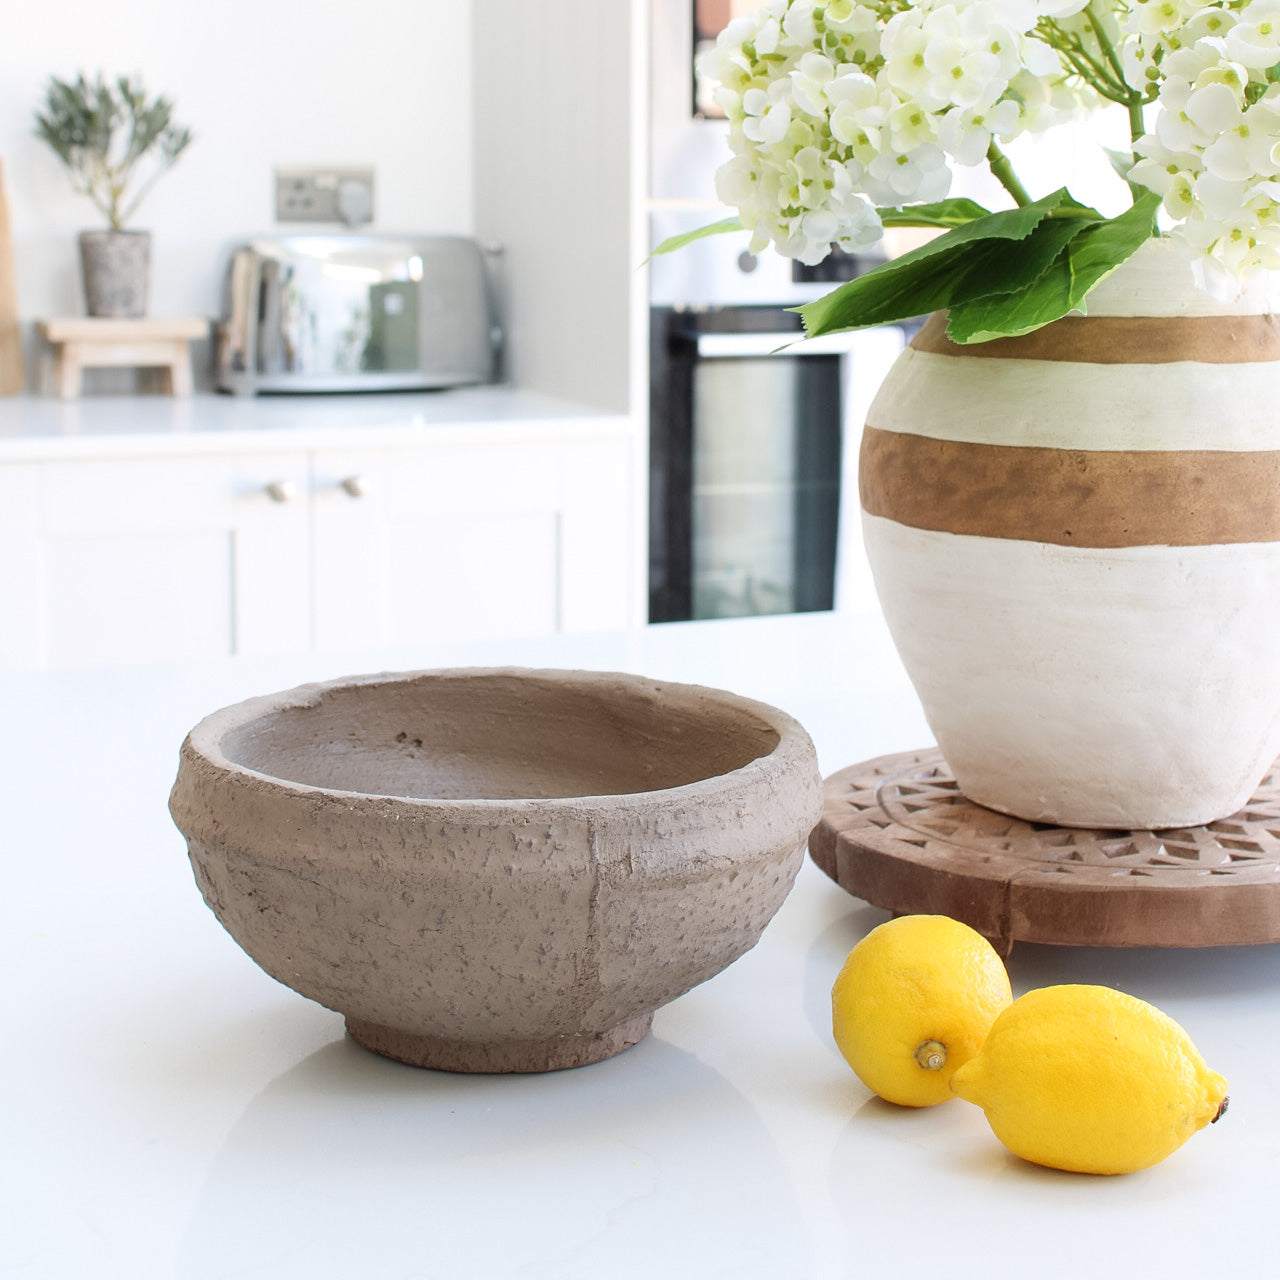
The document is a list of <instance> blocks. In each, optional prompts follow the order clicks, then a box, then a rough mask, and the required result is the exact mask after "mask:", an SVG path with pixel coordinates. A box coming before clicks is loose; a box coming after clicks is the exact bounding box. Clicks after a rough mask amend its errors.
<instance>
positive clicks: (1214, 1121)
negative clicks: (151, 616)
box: [1209, 1098, 1231, 1124]
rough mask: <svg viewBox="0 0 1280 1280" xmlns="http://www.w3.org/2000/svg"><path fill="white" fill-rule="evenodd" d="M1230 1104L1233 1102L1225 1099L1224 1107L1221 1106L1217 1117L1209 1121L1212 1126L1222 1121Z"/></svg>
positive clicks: (1223, 1101)
mask: <svg viewBox="0 0 1280 1280" xmlns="http://www.w3.org/2000/svg"><path fill="white" fill-rule="evenodd" d="M1230 1102H1231V1099H1230V1098H1223V1100H1222V1105H1221V1106H1219V1108H1218V1113H1217V1115H1215V1116H1214V1117H1213V1119H1212V1120H1210V1121H1209V1123H1210V1124H1217V1123H1218V1121H1219V1120H1221V1119H1222V1117H1223V1116H1225V1115H1226V1114H1227V1107H1228V1105H1229V1104H1230Z"/></svg>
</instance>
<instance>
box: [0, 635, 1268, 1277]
mask: <svg viewBox="0 0 1280 1280" xmlns="http://www.w3.org/2000/svg"><path fill="white" fill-rule="evenodd" d="M506 662H514V663H519V664H527V665H543V666H577V667H590V668H596V669H623V670H630V671H637V672H642V673H645V674H648V675H652V676H656V677H663V678H671V679H683V680H693V681H697V682H701V683H708V684H716V685H720V686H722V687H727V688H731V689H734V690H736V691H737V692H740V693H743V694H747V695H749V696H752V697H757V698H761V699H764V700H766V701H769V702H772V703H774V704H776V705H778V706H781V707H783V708H784V709H785V710H787V711H789V712H791V713H792V714H793V715H795V716H797V717H798V718H799V719H800V720H801V722H802V723H804V724H805V725H806V726H807V727H808V728H809V730H810V732H811V734H812V735H813V738H814V741H815V743H816V745H817V748H818V753H819V759H820V762H821V765H822V768H823V770H824V772H825V773H830V772H833V771H834V770H836V769H838V768H841V767H843V766H845V765H847V764H851V763H854V762H856V761H859V760H862V759H865V758H868V757H870V756H874V755H879V754H883V753H886V752H890V751H898V750H907V749H910V748H912V747H917V746H922V745H925V744H926V743H928V741H929V740H930V739H929V735H928V730H927V728H926V726H925V724H924V721H923V719H922V716H921V713H920V710H919V706H918V704H917V702H916V700H915V697H914V695H913V694H912V692H911V691H910V689H909V686H908V685H907V684H906V681H905V677H904V676H903V675H902V672H901V669H900V667H899V665H898V663H897V660H896V658H895V657H894V655H893V652H892V649H891V647H890V646H889V643H888V641H887V639H886V638H885V635H884V633H883V630H882V628H881V624H880V623H879V622H878V621H877V620H876V619H874V618H870V617H860V616H857V615H845V616H839V615H832V614H821V615H812V616H809V617H798V618H796V617H793V618H777V619H754V620H749V621H743V622H716V623H688V624H674V625H669V626H664V627H652V628H647V629H640V630H635V631H629V632H618V633H610V634H599V635H578V636H570V635H559V636H547V637H541V638H538V639H534V640H517V639H508V640H500V641H489V642H485V643H483V644H467V645H461V644H452V645H443V644H442V645H435V646H418V647H415V648H413V649H406V650H395V651H389V650H385V649H382V650H378V651H376V652H354V653H343V654H337V655H335V654H310V655H306V656H294V657H276V658H270V657H262V658H233V659H219V660H209V661H204V662H196V661H188V662H184V663H181V664H172V665H152V666H136V667H122V668H119V669H115V670H111V671H103V670H99V671H90V670H64V671H51V672H43V673H35V674H26V675H9V676H0V713H2V715H3V723H4V728H5V732H4V733H3V735H0V778H3V785H4V795H5V799H6V804H5V828H4V837H3V850H4V857H5V868H6V881H5V887H4V893H3V896H2V897H0V947H2V948H3V954H4V961H5V963H4V973H5V975H6V998H5V1009H6V1017H5V1029H6V1033H7V1034H6V1039H5V1045H6V1050H5V1053H4V1054H3V1060H2V1066H0V1072H2V1077H0V1078H2V1080H3V1086H2V1088H0V1099H2V1102H0V1106H3V1109H4V1119H3V1125H2V1126H0V1132H2V1133H3V1135H4V1139H3V1152H4V1159H3V1162H2V1163H0V1168H2V1169H3V1173H2V1174H0V1177H2V1178H3V1183H4V1185H3V1189H2V1193H0V1203H3V1205H4V1219H3V1221H4V1230H3V1232H0V1274H3V1275H4V1276H6V1277H14V1278H15V1280H69V1278H71V1277H75V1278H76V1280H81V1278H86V1277H92V1278H93V1280H109V1278H114V1277H120V1278H121V1280H152V1278H154V1280H161V1278H169V1277H177V1278H178V1280H204V1278H212V1277H220V1278H221V1277H225V1278H228V1280H230V1278H231V1277H262V1278H263V1280H304V1278H305V1280H328V1278H330V1277H333V1278H335V1280H336V1278H337V1277H343V1278H346V1277H368V1278H369V1280H411V1278H413V1280H425V1278H427V1277H431V1278H433V1280H434V1278H436V1277H440V1278H441V1280H445V1278H448V1280H481V1278H489V1277H494V1278H501V1280H507V1278H511V1280H515V1278H517V1277H519V1278H521V1280H526V1278H527V1280H586V1278H587V1277H591V1278H593V1280H594V1278H597V1277H599V1278H601V1280H610V1278H613V1277H642V1276H643V1277H651V1276H666V1277H673V1278H676V1280H681V1278H684V1277H690V1278H696V1280H710V1278H712V1277H732V1278H733V1280H745V1278H748V1277H761V1278H764V1280H792V1278H796V1280H804V1278H808V1277H813V1278H815V1280H817V1278H819V1277H888V1276H906V1277H916V1276H929V1277H933V1276H948V1277H955V1278H956V1280H969V1278H970V1277H979V1276H981V1277H984V1280H1003V1278H1006V1277H1007V1278H1010V1280H1012V1278H1013V1277H1017V1278H1018V1280H1025V1278H1026V1277H1035V1278H1036V1280H1048V1278H1050V1277H1089V1278H1090V1280H1107V1278H1110V1277H1117V1278H1118V1277H1126V1280H1128V1278H1131V1277H1135V1276H1161V1277H1165V1278H1168V1277H1205V1276H1221V1277H1234V1276H1242V1275H1246V1274H1250V1275H1252V1274H1266V1273H1267V1272H1269V1271H1270V1269H1271V1267H1272V1263H1271V1261H1270V1259H1271V1257H1272V1256H1273V1249H1272V1243H1271V1242H1272V1237H1273V1234H1274V1231H1273V1226H1272V1217H1273V1211H1272V1204H1273V1200H1274V1193H1273V1190H1272V1188H1273V1185H1274V1183H1275V1181H1276V1179H1277V1177H1280V1174H1278V1173H1277V1169H1278V1168H1280V1161H1278V1159H1277V1157H1278V1156H1280V949H1278V948H1276V947H1258V948H1250V949H1243V950H1234V951H1233V950H1225V949H1224V950H1216V951H1204V952H1163V953H1157V952H1149V951H1147V952H1144V951H1096V950H1075V949H1056V948H1050V947H1039V946H1028V945H1019V946H1017V947H1015V949H1014V952H1013V955H1012V957H1011V960H1010V967H1011V973H1012V977H1013V984H1014V989H1015V992H1016V993H1017V992H1021V991H1023V990H1026V989H1028V988H1030V987H1034V986H1042V985H1046V984H1049V983H1055V982H1075V981H1079V982H1099V983H1106V984H1111V985H1115V986H1118V987H1121V988H1123V989H1125V990H1127V991H1131V992H1133V993H1134V994H1136V995H1139V996H1141V997H1143V998H1145V999H1148V1000H1151V1001H1153V1002H1154V1003H1156V1004H1157V1005H1159V1006H1160V1007H1161V1008H1163V1009H1164V1010H1165V1011H1166V1012H1168V1013H1169V1014H1171V1015H1172V1016H1174V1017H1175V1018H1177V1019H1178V1020H1179V1021H1181V1022H1182V1023H1183V1025H1184V1026H1185V1027H1186V1028H1187V1029H1188V1031H1189V1032H1190V1033H1191V1035H1192V1037H1193V1039H1195V1041H1196V1042H1197V1044H1198V1045H1199V1047H1200V1049H1201V1050H1202V1051H1203V1053H1204V1055H1205V1057H1206V1058H1207V1060H1208V1062H1209V1064H1210V1065H1211V1066H1212V1067H1213V1068H1215V1069H1216V1070H1218V1071H1221V1072H1222V1073H1223V1074H1224V1075H1226V1076H1227V1078H1228V1079H1229V1081H1230V1084H1231V1099H1232V1102H1231V1110H1230V1113H1229V1114H1228V1115H1227V1117H1226V1118H1225V1119H1224V1120H1223V1122H1222V1123H1221V1124H1218V1125H1216V1126H1213V1127H1211V1128H1209V1129H1207V1130H1205V1131H1204V1132H1202V1133H1200V1134H1198V1135H1196V1136H1195V1137H1194V1138H1192V1139H1191V1141H1190V1142H1189V1143H1188V1144H1187V1145H1186V1146H1185V1147H1183V1148H1182V1150H1180V1151H1179V1152H1177V1153H1175V1154H1174V1155H1173V1156H1172V1157H1170V1158H1169V1159H1168V1160H1167V1161H1165V1162H1164V1163H1163V1164H1161V1165H1158V1166H1157V1167H1155V1168H1153V1169H1151V1170H1148V1171H1146V1172H1143V1173H1139V1174H1133V1175H1129V1176H1127V1177H1123V1178H1118V1179H1104V1178H1089V1177H1081V1176H1076V1175H1069V1174H1061V1173H1056V1172H1053V1171H1049V1170H1045V1169H1040V1168H1036V1167H1034V1166H1031V1165H1027V1164H1024V1163H1022V1162H1020V1161H1018V1160H1016V1159H1015V1158H1014V1157H1012V1156H1010V1155H1007V1154H1006V1153H1005V1152H1004V1150H1003V1148H1001V1147H1000V1146H999V1144H998V1143H997V1142H996V1140H995V1138H994V1137H992V1135H991V1133H990V1131H989V1130H988V1128H987V1125H986V1122H985V1120H984V1118H983V1116H982V1114H981V1113H980V1112H979V1111H978V1110H977V1109H976V1108H973V1107H970V1106H968V1105H967V1104H965V1103H963V1102H959V1101H955V1102H951V1103H947V1104H945V1105H944V1106H942V1107H940V1108H935V1109H933V1110H929V1111H908V1110H901V1109H898V1108H895V1107H892V1106H890V1105H888V1104H886V1103H882V1102H880V1101H879V1100H877V1099H875V1098H872V1097H871V1096H870V1095H869V1094H868V1092H867V1091H866V1090H865V1089H864V1088H863V1087H862V1086H861V1085H860V1084H859V1083H858V1081H857V1080H856V1079H855V1078H854V1076H853V1075H852V1074H851V1072H850V1071H849V1070H848V1068H847V1067H846V1066H845V1064H844V1062H843V1060H842V1059H841V1057H840V1056H839V1054H838V1052H837V1051H836V1049H835V1047H834V1045H833V1044H832V1041H831V1035H830V1027H829V1006H828V993H829V989H830V986H831V982H832V980H833V978H834V976H835V974H836V972H837V970H838V968H839V966H840V964H841V962H842V960H843V958H844V956H845V954H846V953H847V951H848V950H849V948H850V947H851V946H852V945H853V944H854V943H855V942H856V941H857V940H858V939H859V938H860V937H861V936H862V935H863V934H864V933H865V932H866V931H867V930H868V929H870V928H871V927H872V926H874V925H875V924H877V923H879V922H880V921H881V920H883V919H885V918H886V917H885V914H884V913H883V912H881V911H878V910H875V909H873V908H871V907H868V906H867V905H866V904H864V903H860V902H859V901H857V900H855V899H853V898H851V897H849V896H848V895H847V894H846V893H845V892H844V891H842V890H841V889H839V888H838V887H836V886H835V885H834V884H833V883H832V882H831V881H829V880H828V879H827V878H826V877H825V876H824V875H822V873H821V872H819V871H818V870H817V869H816V868H815V867H814V866H813V865H812V863H810V862H807V861H806V864H805V866H804V867H803V869H802V871H801V873H800V876H799V879H798V881H797V884H796V887H795V889H794V891H793V893H792V894H791V896H790V898H789V899H788V900H787V902H786V903H785V905H784V906H783V908H782V910H781V911H780V912H779V914H778V915H777V917H776V918H775V919H774V921H773V923H772V924H771V925H770V926H769V927H768V929H767V930H766V931H765V934H764V937H763V939H762V940H761V942H760V944H759V945H758V946H757V947H756V948H755V949H754V950H753V951H751V952H750V953H748V954H747V955H746V956H745V957H743V958H742V959H741V960H739V961H738V962H737V963H736V964H734V965H733V966H731V967H730V968H729V969H728V970H726V971H725V972H724V973H722V974H721V975H719V976H718V977H716V978H714V979H712V980H711V981H710V982H707V983H706V984H704V985H703V986H701V987H699V988H696V989H695V990H694V991H692V992H690V993H689V994H687V995H685V996H683V997H681V998H680V999H679V1000H677V1001H675V1002H674V1003H673V1004H671V1005H669V1006H667V1007H665V1008H663V1009H661V1010H660V1011H659V1012H658V1014H657V1017H656V1018H655V1021H654V1026H653V1031H652V1033H651V1034H650V1035H649V1037H648V1038H647V1039H646V1040H644V1041H642V1042H641V1043H640V1044H639V1045H638V1046H637V1047H635V1048H634V1049H632V1050H630V1051H628V1052H626V1053H624V1054H622V1055H621V1056H619V1057H617V1058H614V1059H612V1060H610V1061H607V1062H603V1063H599V1064H597V1065H594V1066H590V1067H584V1068H579V1069H577V1070H574V1071H567V1072H560V1073H554V1074H549V1075H543V1076H509V1077H501V1076H497V1077H488V1076H475V1077H469V1076H459V1075H448V1074H440V1073H434V1072H427V1071H419V1070H415V1069H413V1068H409V1067H405V1066H401V1065H398V1064H396V1063H394V1062H390V1061H387V1060H384V1059H381V1058H378V1057H375V1056H374V1055H372V1054H370V1053H367V1052H366V1051H364V1050H363V1049H360V1048H359V1047H357V1046H356V1045H355V1044H354V1043H352V1042H351V1041H349V1040H347V1039H346V1038H345V1037H344V1034H343V1024H342V1019H341V1017H340V1016H339V1015H338V1014H335V1013H331V1012H329V1011H328V1010H325V1009H323V1008H321V1007H319V1006H318V1005H315V1004H312V1003H310V1002H309V1001H307V1000H305V999H303V998H302V997H301V996H298V995H296V994H294V993H293V992H292V991H290V990H288V989H286V988H284V987H282V986H280V985H278V984H277V983H276V982H274V981H273V980H272V979H270V978H268V977H267V976H266V975H265V974H264V973H262V972H261V971H260V970H259V969H258V968H257V967H256V966H255V965H254V964H253V963H252V962H251V961H250V960H249V959H248V958H247V957H246V956H245V955H244V954H243V953H242V952H241V951H240V950H239V949H238V947H237V946H236V944H235V943H234V942H233V941H232V940H231V938H230V937H229V936H228V935H227V934H226V933H224V932H223V930H222V928H221V926H220V925H219V924H218V923H217V921H216V920H215V919H214V917H213V915H212V914H211V913H210V912H209V911H208V910H207V909H206V907H205V906H204V904H203V902H202V901H201V898H200V895H199V892H198V891H197V889H196V887H195V884H194V883H193V880H192V875H191V871H190V868H189V866H188V863H187V859H186V852H185V848H184V844H183V840H182V838H181V836H180V835H179V833H178V831H177V830H176V828H175V827H174V826H173V824H172V822H171V821H170V819H169V816H168V813H167V810H166V800H167V795H168V789H169V786H170V785H171V783H172V780H173V776H174V772H175V770H176V765H177V750H178V746H179V743H180V741H181V739H182V737H183V735H184V733H185V732H186V730H187V729H188V728H190V727H191V725H192V724H194V723H195V721H196V720H198V719H199V718H200V717H201V716H203V715H204V714H205V713H207V712H209V711H211V710H213V709H215V708H216V707H218V706H221V705H224V704H226V703H228V702H231V701H235V700H238V699H240V698H243V697H246V696H249V695H252V694H257V693H263V692H268V691H271V690H273V689H279V688H284V687H288V686H290V685H293V684H296V683H299V682H301V681H304V680H309V679H317V678H325V677H330V676H338V675H342V674H347V673H351V672H354V671H360V670H375V669H389V668H407V667H426V666H436V665H457V664H460V663H461V664H476V665H488V664H493V663H506Z"/></svg>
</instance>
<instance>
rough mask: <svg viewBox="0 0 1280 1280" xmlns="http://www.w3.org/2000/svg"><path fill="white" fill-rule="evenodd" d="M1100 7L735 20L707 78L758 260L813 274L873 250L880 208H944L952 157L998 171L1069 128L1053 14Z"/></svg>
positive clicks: (1027, 1)
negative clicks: (837, 256)
mask: <svg viewBox="0 0 1280 1280" xmlns="http://www.w3.org/2000/svg"><path fill="white" fill-rule="evenodd" d="M1083 8H1084V0H827V3H825V4H819V3H814V2H813V0H770V2H769V3H768V4H766V5H765V6H764V7H763V8H762V9H761V10H760V11H759V12H758V13H756V14H755V15H754V16H753V17H748V18H739V19H735V20H734V21H733V22H731V23H730V24H729V26H728V27H727V28H726V29H725V31H724V32H723V33H722V34H721V36H720V38H719V40H718V42H717V44H716V46H715V47H714V48H713V49H712V50H710V51H709V52H708V53H707V54H706V55H704V60H703V62H702V64H701V66H700V70H701V71H702V73H703V74H704V75H706V76H708V77H709V78H711V79H714V80H716V81H717V82H718V84H719V88H718V89H717V91H716V101H717V102H719V103H720V105H721V106H722V108H723V109H724V111H725V113H726V115H727V116H728V118H729V122H730V147H731V150H732V151H733V153H734V154H733V157H732V159H730V160H729V161H728V162H727V163H726V164H725V165H724V166H722V168H721V170H720V172H719V173H718V174H717V177H716V190H717V194H718V195H719V196H720V199H721V200H723V201H724V202H725V203H726V204H730V205H733V206H735V207H736V208H737V209H738V213H739V216H740V218H741V220H742V223H743V225H744V226H746V227H747V228H749V229H750V230H751V232H752V239H751V245H752V249H753V250H754V251H756V252H759V251H760V250H762V249H763V248H764V247H765V246H766V245H768V244H773V245H774V246H775V248H777V249H778V250H779V251H780V252H782V253H784V254H787V255H789V256H791V257H795V258H798V259H800V260H801V261H804V262H816V261H818V260H820V259H821V258H822V257H823V256H825V254H826V253H827V252H829V250H830V247H831V246H832V245H837V246H839V247H840V248H843V249H846V250H849V251H855V252H856V251H858V250H862V249H866V248H868V247H870V246H871V245H872V244H874V243H875V241H876V240H877V239H878V238H879V235H880V232H881V227H880V220H879V216H878V215H877V214H876V212H875V206H876V205H881V206H889V207H902V206H905V205H910V204H917V203H922V202H924V203H927V202H932V201H935V200H940V199H942V198H944V197H945V196H946V194H947V192H948V190H949V189H950V184H951V177H952V174H951V169H950V167H949V165H948V160H950V161H953V162H955V163H958V164H962V165H973V164H979V163H982V162H983V160H984V159H985V158H986V156H987V153H988V149H989V148H990V146H991V145H992V142H993V140H994V139H999V140H1000V141H1002V142H1003V141H1008V140H1009V139H1011V138H1014V137H1016V136H1017V135H1018V134H1020V133H1023V132H1026V131H1028V130H1040V129H1045V128H1048V127H1050V126H1051V125H1052V124H1054V123H1057V122H1059V121H1061V120H1062V119H1064V118H1067V117H1068V116H1069V115H1071V114H1072V113H1074V112H1076V111H1078V110H1079V108H1080V107H1081V104H1082V103H1083V102H1084V101H1085V100H1086V98H1087V95H1083V94H1081V93H1080V92H1079V90H1078V89H1071V90H1067V89H1066V87H1065V86H1066V85H1067V73H1066V70H1065V69H1064V67H1063V65H1062V63H1061V62H1060V60H1059V58H1058V55H1057V54H1056V53H1055V51H1054V50H1053V49H1052V48H1051V47H1050V46H1049V45H1048V44H1046V43H1044V42H1043V41H1042V40H1040V39H1039V38H1037V36H1036V34H1035V27H1036V24H1037V22H1039V21H1040V19H1041V18H1042V17H1054V18H1056V19H1064V20H1076V18H1075V15H1077V14H1078V13H1079V12H1080V11H1081V10H1082V9H1083Z"/></svg>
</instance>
